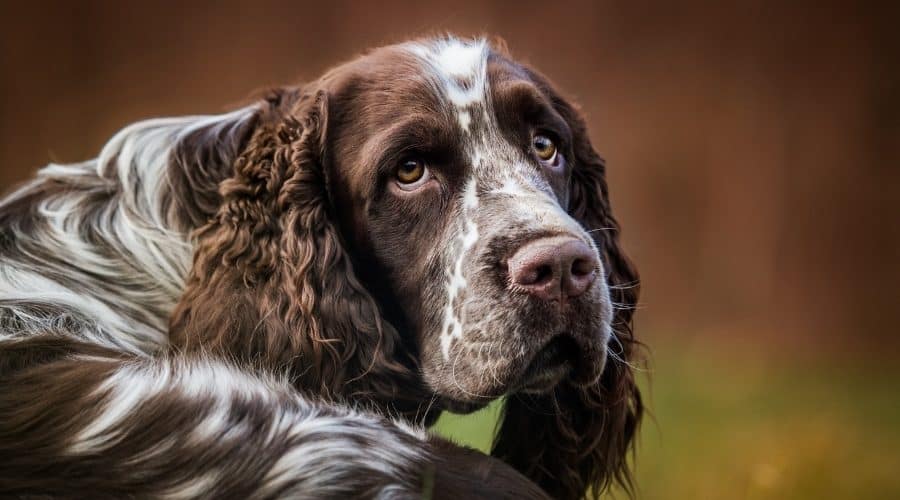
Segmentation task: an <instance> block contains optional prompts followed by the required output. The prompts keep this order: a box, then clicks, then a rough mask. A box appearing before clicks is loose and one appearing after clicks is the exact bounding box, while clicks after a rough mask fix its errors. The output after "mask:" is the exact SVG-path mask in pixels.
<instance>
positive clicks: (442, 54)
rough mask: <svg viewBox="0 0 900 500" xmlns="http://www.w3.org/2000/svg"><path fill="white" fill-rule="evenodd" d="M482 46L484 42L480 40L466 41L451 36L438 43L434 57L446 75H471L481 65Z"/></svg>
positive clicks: (482, 56)
mask: <svg viewBox="0 0 900 500" xmlns="http://www.w3.org/2000/svg"><path fill="white" fill-rule="evenodd" d="M484 48H485V44H484V42H483V41H480V40H479V41H476V42H468V43H467V42H463V41H461V40H457V39H453V38H451V39H447V40H446V41H444V43H439V44H438V47H437V50H438V52H437V57H436V58H435V59H436V61H437V63H438V65H439V67H440V68H441V69H442V70H443V71H444V72H445V73H447V74H448V75H451V76H463V77H465V76H472V75H473V73H475V71H477V70H478V69H479V67H480V66H481V63H482V60H483V59H484Z"/></svg>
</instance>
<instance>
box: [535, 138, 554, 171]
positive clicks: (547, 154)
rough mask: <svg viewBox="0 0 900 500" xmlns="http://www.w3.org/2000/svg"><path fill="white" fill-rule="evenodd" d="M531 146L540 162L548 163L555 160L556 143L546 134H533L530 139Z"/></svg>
mask: <svg viewBox="0 0 900 500" xmlns="http://www.w3.org/2000/svg"><path fill="white" fill-rule="evenodd" d="M531 147H532V148H534V152H535V153H536V154H537V156H538V158H539V159H540V160H541V161H542V162H544V163H550V164H553V163H555V162H556V154H557V150H556V144H554V143H553V140H552V139H550V138H549V137H547V136H546V135H541V134H537V135H535V136H534V138H533V139H532V140H531Z"/></svg>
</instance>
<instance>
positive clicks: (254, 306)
mask: <svg viewBox="0 0 900 500" xmlns="http://www.w3.org/2000/svg"><path fill="white" fill-rule="evenodd" d="M269 104H270V109H268V110H267V111H264V113H268V114H269V115H270V116H268V117H264V118H263V119H261V120H260V121H261V122H262V123H261V124H260V125H259V127H258V128H257V130H256V131H255V133H254V135H253V137H252V138H251V139H250V142H249V145H248V146H247V147H246V149H245V150H244V151H243V153H242V154H241V155H240V156H239V157H238V159H237V160H236V162H235V164H234V172H233V175H232V177H231V178H229V179H227V180H225V181H224V182H223V183H222V184H221V186H220V191H221V195H222V199H223V202H222V205H221V206H220V208H219V210H218V212H217V214H216V215H215V217H214V218H213V219H212V220H211V221H210V222H209V223H208V224H206V225H205V226H203V227H202V228H200V229H199V230H198V231H197V232H196V234H195V236H196V239H197V240H198V241H197V247H196V251H195V254H194V265H193V268H192V270H191V274H190V277H189V279H188V283H187V287H186V291H185V293H184V295H183V297H182V300H181V302H180V303H179V305H178V307H177V308H176V310H175V313H174V315H173V319H172V322H171V330H170V331H171V336H172V343H173V345H174V346H175V347H176V348H178V349H182V350H188V351H190V350H198V349H202V350H205V351H213V352H217V353H222V354H227V355H229V356H237V357H238V358H241V360H244V361H250V362H253V363H254V364H257V365H262V367H263V368H265V369H277V370H284V371H287V372H288V373H290V374H292V375H293V376H295V377H296V378H295V384H296V385H297V386H298V388H300V389H301V390H309V391H312V392H315V393H316V394H317V395H321V396H325V397H328V396H331V397H339V398H340V397H347V398H353V399H354V400H360V399H362V400H367V401H370V402H373V403H375V404H378V405H379V406H381V407H382V408H386V409H388V410H396V411H399V412H401V413H407V412H414V411H415V408H416V407H417V403H418V402H419V401H420V399H419V398H420V397H422V396H421V394H418V392H417V388H418V382H417V381H418V378H417V377H416V369H415V365H414V361H413V360H412V357H411V356H408V355H406V354H405V353H404V352H402V348H401V347H400V345H401V344H400V340H399V338H398V334H397V332H396V331H395V330H394V329H393V328H392V327H391V326H390V325H389V324H387V323H386V322H384V321H383V320H382V318H381V314H380V312H379V310H378V306H377V305H376V303H375V300H374V299H373V298H372V297H371V296H370V295H369V294H368V292H367V291H366V290H365V289H364V288H363V286H362V285H361V284H360V282H359V281H358V280H357V278H356V276H355V275H354V272H353V269H352V267H351V261H350V257H349V256H348V254H347V253H346V252H345V250H344V245H343V243H342V241H341V237H340V234H339V232H338V231H337V229H336V228H335V227H334V225H333V223H332V218H331V211H332V210H331V207H330V205H329V198H328V190H327V179H326V176H327V173H326V169H325V168H324V166H323V162H324V160H325V158H324V154H323V144H324V140H325V133H326V130H327V117H328V106H327V95H326V94H325V93H324V92H321V91H320V92H316V93H313V92H307V93H304V94H302V95H297V94H290V93H288V94H287V95H285V96H282V98H279V99H277V100H273V101H271V102H270V103H269ZM285 108H287V109H285ZM291 108H292V109H291ZM295 116H299V117H301V118H300V119H298V118H295Z"/></svg>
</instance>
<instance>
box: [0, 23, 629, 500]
mask: <svg viewBox="0 0 900 500" xmlns="http://www.w3.org/2000/svg"><path fill="white" fill-rule="evenodd" d="M604 170H605V168H604V163H603V161H602V160H601V159H600V157H599V156H598V155H597V153H596V152H595V151H594V149H593V148H592V146H591V143H590V141H589V139H588V134H587V132H586V130H585V124H584V121H583V119H582V118H581V116H580V115H579V113H578V112H577V111H576V109H575V108H574V107H573V105H571V104H570V103H569V102H568V101H566V100H565V99H564V98H562V97H561V96H560V94H558V93H557V91H556V90H554V88H553V87H552V86H551V84H550V83H549V81H548V80H547V79H546V78H545V77H543V76H541V75H540V74H538V73H537V72H535V71H534V70H533V69H531V68H529V67H527V66H524V65H522V64H520V63H517V62H515V61H514V60H512V59H511V57H510V56H509V55H508V53H507V52H506V50H505V49H504V48H502V47H496V46H492V45H491V44H489V43H487V42H485V41H484V40H461V39H457V38H454V37H439V38H434V39H425V40H418V41H413V42H409V43H403V44H399V45H394V46H389V47H385V48H380V49H377V50H373V51H370V52H369V53H367V54H366V55H364V56H362V57H359V58H358V59H356V60H354V61H351V62H349V63H346V64H343V65H340V66H338V67H336V68H334V69H332V70H331V71H329V72H327V73H326V74H325V75H324V76H322V77H321V78H319V79H318V80H316V81H314V82H312V83H309V84H306V85H302V86H298V87H286V88H283V89H280V90H276V91H273V92H272V93H271V94H270V95H269V97H268V98H266V99H264V100H262V101H261V102H258V103H256V104H254V105H251V106H249V107H246V108H243V109H239V110H237V111H234V112H232V113H229V114H225V115H220V116H201V117H197V116H193V117H184V118H168V119H158V120H149V121H144V122H140V123H136V124H134V125H131V126H129V127H127V128H125V129H123V130H122V131H120V132H119V133H118V134H116V135H115V136H114V137H113V138H112V139H111V140H110V141H109V142H108V143H107V144H106V145H105V146H104V147H103V149H102V151H100V154H99V156H98V157H97V158H96V159H94V160H90V161H86V162H83V163H78V164H72V165H55V164H51V165H49V166H47V167H46V168H44V169H43V170H41V171H40V172H39V173H38V174H37V177H36V178H35V179H34V180H32V181H31V182H30V183H28V184H26V185H24V186H23V187H21V188H20V189H18V190H17V191H15V192H13V193H12V194H10V195H8V196H7V197H6V198H5V199H4V200H3V201H2V202H0V496H4V497H5V496H64V497H126V496H127V497H154V498H156V497H159V498H195V497H207V498H217V497H222V496H228V497H248V498H280V497H289V498H346V497H348V496H353V497H367V498H368V497H377V498H423V497H424V498H454V499H456V498H481V497H483V498H500V497H506V498H544V497H545V495H549V496H550V497H553V498H563V499H575V498H580V497H583V496H584V495H585V494H590V495H594V496H596V495H599V494H600V493H601V492H603V491H604V490H605V489H606V488H607V487H608V486H609V485H610V484H612V483H615V482H618V483H621V484H622V485H624V486H625V487H626V488H627V487H629V485H630V484H631V475H630V473H629V467H628V463H627V455H628V453H627V452H628V450H629V449H630V448H631V446H632V441H633V438H634V435H635V432H636V429H637V426H638V423H639V421H640V417H641V413H642V405H641V399H640V394H639V392H638V389H637V387H636V385H635V382H634V374H633V370H632V368H631V365H630V360H631V359H632V357H633V356H634V355H635V353H634V351H635V350H636V349H635V346H636V345H637V344H636V341H635V340H634V338H633V336H632V331H631V315H632V309H633V306H634V305H635V302H636V300H637V275H636V272H635V270H634V268H633V267H632V265H631V264H630V263H629V261H628V259H627V258H626V257H625V255H624V254H623V252H622V250H621V248H620V246H619V243H618V233H619V226H618V224H617V223H616V221H615V219H614V218H613V216H612V213H611V211H610V205H609V198H608V196H607V185H606V181H605V180H604ZM501 397H505V398H506V402H505V409H504V412H503V417H502V423H501V424H500V427H499V429H498V430H497V436H496V440H495V442H494V445H493V451H492V453H491V456H486V455H483V454H481V453H477V452H475V451H473V450H469V449H465V448H462V447H459V446H456V445H454V444H452V443H449V442H446V441H444V440H442V439H440V438H438V437H436V436H434V435H430V434H428V433H427V432H426V431H425V430H424V429H425V427H426V426H428V425H430V424H432V423H433V422H434V421H435V419H436V418H437V416H438V415H439V414H440V412H441V411H444V410H449V411H454V412H471V411H473V410H475V409H478V408H481V407H483V406H485V405H486V404H487V403H488V402H490V401H492V400H495V399H497V398H501Z"/></svg>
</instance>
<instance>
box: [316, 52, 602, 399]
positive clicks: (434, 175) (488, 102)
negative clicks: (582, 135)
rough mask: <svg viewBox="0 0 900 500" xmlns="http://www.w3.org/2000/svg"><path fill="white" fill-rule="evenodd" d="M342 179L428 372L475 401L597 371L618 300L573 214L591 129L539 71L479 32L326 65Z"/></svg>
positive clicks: (358, 237)
mask: <svg viewBox="0 0 900 500" xmlns="http://www.w3.org/2000/svg"><path fill="white" fill-rule="evenodd" d="M323 82H325V83H324V84H325V85H326V88H328V92H329V98H328V99H329V112H328V136H327V143H326V144H325V145H324V147H323V149H324V151H325V156H326V158H325V160H324V161H325V164H326V165H327V167H326V169H327V172H328V174H327V176H328V177H329V182H328V183H329V192H330V197H331V198H332V200H333V204H334V210H335V211H336V212H337V213H336V215H337V217H336V218H337V219H338V222H339V225H340V228H341V232H342V234H343V236H344V238H345V239H346V240H347V245H346V246H347V247H348V248H349V249H350V253H351V255H352V257H353V259H354V261H355V264H356V272H357V273H358V274H359V275H360V276H361V277H362V279H363V280H364V282H365V283H366V284H367V286H368V287H369V288H370V289H371V290H372V291H373V294H374V295H375V296H376V297H377V299H378V300H379V302H380V306H381V307H382V309H383V310H384V311H385V313H386V314H387V316H388V317H389V318H390V319H391V320H392V321H393V322H394V323H395V324H396V326H398V328H399V329H400V330H401V331H403V332H409V333H408V334H407V335H408V336H409V337H410V340H411V341H412V343H414V344H415V346H414V347H415V349H417V350H418V353H419V356H418V358H419V360H420V363H421V370H422V373H423V375H424V378H425V381H426V382H427V384H428V385H429V386H430V387H431V389H433V390H434V391H435V392H436V393H438V394H439V395H441V396H442V397H443V398H444V399H445V400H448V401H449V402H450V405H451V406H453V405H456V407H457V408H459V409H471V408H474V407H477V406H480V405H482V404H484V403H486V402H487V401H489V400H491V399H494V398H496V397H498V396H501V395H503V394H505V393H510V392H544V391H547V390H549V389H551V388H552V387H554V386H555V385H556V384H557V383H558V382H559V381H560V380H562V379H563V378H566V377H572V378H574V380H575V381H576V382H578V383H580V384H590V383H594V382H596V381H597V379H598V378H599V377H600V375H601V373H602V372H603V367H604V364H605V360H606V345H607V342H608V340H609V338H610V335H611V328H610V324H611V321H612V317H613V309H612V305H611V301H610V298H609V292H608V289H607V281H606V277H605V273H604V267H603V265H602V260H601V254H600V252H599V251H598V249H597V246H596V244H595V240H594V238H593V237H592V235H591V234H589V232H588V231H589V230H592V231H593V230H597V231H602V230H603V229H604V228H586V227H584V225H583V223H580V222H579V221H577V220H576V219H575V218H573V216H572V215H570V213H569V203H570V198H571V196H572V193H571V190H572V182H573V180H572V172H573V169H574V168H577V167H578V165H577V164H576V163H577V160H576V158H575V154H574V148H575V144H574V142H575V140H576V138H575V137H573V134H574V133H576V132H575V131H574V130H573V129H574V128H575V127H573V126H572V124H570V123H569V122H568V121H567V119H566V117H565V116H564V113H562V112H561V110H560V108H559V106H560V104H561V103H563V101H562V99H561V98H560V97H559V96H558V95H557V94H556V93H555V92H554V91H553V90H552V89H551V88H550V86H549V84H547V82H545V81H544V80H543V79H541V78H540V77H539V76H537V75H535V74H534V73H533V72H532V71H530V70H528V69H526V68H525V67H523V66H521V65H519V64H517V63H515V62H513V61H511V60H510V59H508V58H507V57H505V56H503V55H501V54H498V53H496V52H493V51H492V50H491V49H490V48H489V47H488V46H487V45H485V44H483V43H476V42H471V43H468V42H459V41H455V40H451V41H438V42H429V43H410V44H404V45H400V46H394V47H389V48H386V49H381V50H379V51H376V52H373V53H371V54H369V55H368V56H366V57H364V58H362V59H360V60H357V61H356V62H354V63H351V64H350V65H346V66H343V67H340V68H338V69H337V70H335V71H333V72H332V73H331V74H329V75H326V76H325V77H324V79H323Z"/></svg>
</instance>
